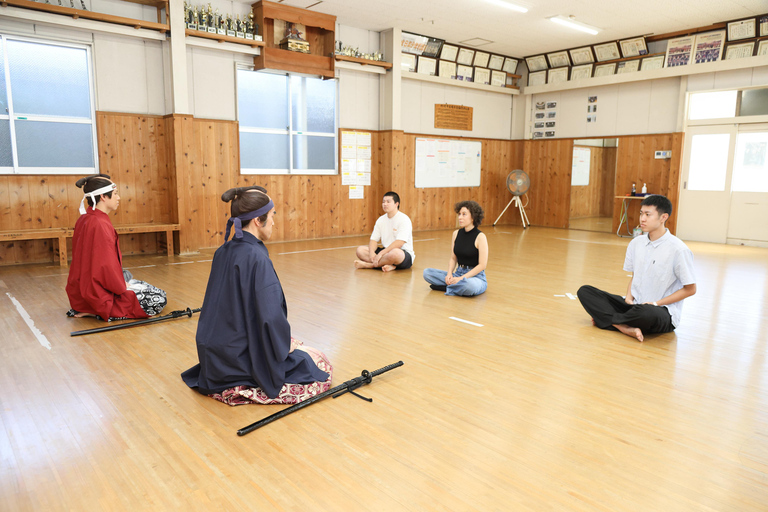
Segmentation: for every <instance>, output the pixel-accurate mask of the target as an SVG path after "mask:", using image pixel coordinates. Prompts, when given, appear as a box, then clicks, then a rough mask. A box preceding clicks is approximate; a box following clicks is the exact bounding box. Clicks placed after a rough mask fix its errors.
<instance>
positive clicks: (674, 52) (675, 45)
mask: <svg viewBox="0 0 768 512" xmlns="http://www.w3.org/2000/svg"><path fill="white" fill-rule="evenodd" d="M695 41H696V36H684V37H678V38H676V39H670V40H669V42H667V54H666V59H665V60H664V67H665V68H674V67H677V66H687V65H688V64H690V63H691V57H692V56H693V46H694V43H695Z"/></svg>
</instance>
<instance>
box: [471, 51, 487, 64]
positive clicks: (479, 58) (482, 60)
mask: <svg viewBox="0 0 768 512" xmlns="http://www.w3.org/2000/svg"><path fill="white" fill-rule="evenodd" d="M490 58H491V54H489V53H485V52H475V60H474V62H473V65H474V66H475V67H476V68H487V67H488V59H490Z"/></svg>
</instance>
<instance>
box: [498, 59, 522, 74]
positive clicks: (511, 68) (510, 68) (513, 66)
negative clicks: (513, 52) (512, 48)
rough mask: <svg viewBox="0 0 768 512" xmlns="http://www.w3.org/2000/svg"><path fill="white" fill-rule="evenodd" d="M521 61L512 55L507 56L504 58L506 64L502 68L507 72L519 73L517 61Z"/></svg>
mask: <svg viewBox="0 0 768 512" xmlns="http://www.w3.org/2000/svg"><path fill="white" fill-rule="evenodd" d="M518 62H519V61H518V60H517V59H513V58H511V57H505V58H504V65H503V66H501V70H502V71H504V72H505V73H509V74H511V75H515V74H517V63H518Z"/></svg>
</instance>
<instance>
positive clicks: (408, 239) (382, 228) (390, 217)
mask: <svg viewBox="0 0 768 512" xmlns="http://www.w3.org/2000/svg"><path fill="white" fill-rule="evenodd" d="M381 207H382V209H383V210H384V215H382V216H381V217H379V218H378V220H377V221H376V225H375V226H374V227H373V233H372V234H371V240H370V242H368V245H367V246H366V245H361V246H359V247H358V248H357V259H356V260H355V268H380V269H381V270H383V271H384V272H389V271H391V270H403V269H407V268H411V265H413V260H415V259H416V255H415V254H414V253H413V225H412V224H411V219H409V218H408V216H407V215H406V214H404V213H403V212H401V211H400V196H399V195H397V194H396V193H395V192H387V193H386V194H384V199H382V201H381ZM379 241H381V244H382V245H383V247H379Z"/></svg>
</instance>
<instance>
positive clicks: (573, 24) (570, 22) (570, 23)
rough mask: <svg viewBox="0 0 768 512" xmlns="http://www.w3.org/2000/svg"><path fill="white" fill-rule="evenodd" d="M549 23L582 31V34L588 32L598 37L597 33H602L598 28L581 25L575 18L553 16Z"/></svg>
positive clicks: (559, 15)
mask: <svg viewBox="0 0 768 512" xmlns="http://www.w3.org/2000/svg"><path fill="white" fill-rule="evenodd" d="M549 21H552V22H555V23H557V24H559V25H563V26H566V27H568V28H572V29H574V30H581V31H582V32H586V33H587V34H592V35H593V36H594V35H597V33H598V32H599V31H600V29H598V28H597V27H593V26H592V25H587V24H586V23H580V22H578V21H576V20H575V19H574V17H573V16H568V17H567V18H566V17H565V16H563V15H561V14H558V15H557V16H553V17H552V18H549Z"/></svg>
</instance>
